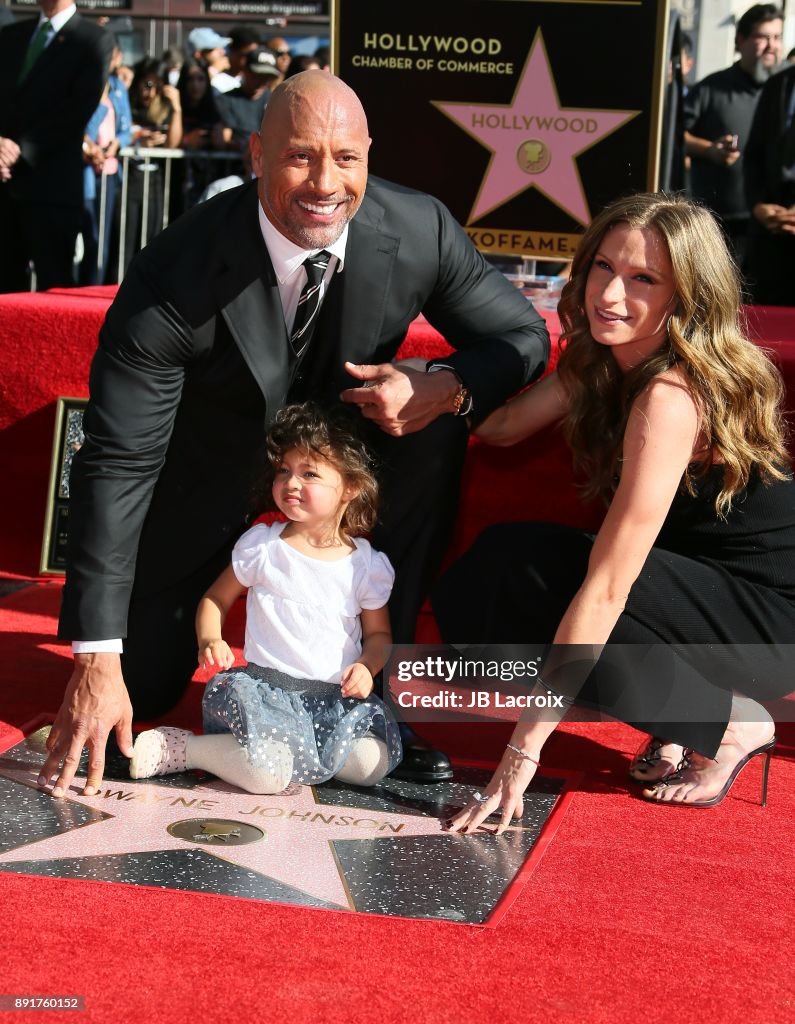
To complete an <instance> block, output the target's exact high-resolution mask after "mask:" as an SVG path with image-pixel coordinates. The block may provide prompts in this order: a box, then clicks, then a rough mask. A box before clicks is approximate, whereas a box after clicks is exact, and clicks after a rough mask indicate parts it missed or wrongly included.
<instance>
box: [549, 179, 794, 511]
mask: <svg viewBox="0 0 795 1024" xmlns="http://www.w3.org/2000/svg"><path fill="white" fill-rule="evenodd" d="M616 224H628V225H629V226H630V227H633V228H652V229H653V230H655V231H656V232H658V234H659V235H660V236H661V238H662V239H663V241H664V242H665V243H666V245H667V247H668V252H669V254H670V257H671V264H672V266H673V277H674V284H675V289H676V291H675V306H674V312H673V313H672V315H671V317H670V320H669V323H668V343H667V344H663V346H662V347H661V348H660V349H659V350H658V351H657V352H656V353H654V355H652V356H651V357H650V358H649V359H647V360H646V361H645V362H644V363H641V364H640V365H639V366H637V367H635V368H633V369H632V370H631V371H629V372H628V373H626V374H623V373H622V372H621V371H620V369H619V367H618V364H617V363H616V361H615V359H614V358H613V355H612V353H611V350H610V349H609V348H608V347H606V346H604V345H599V344H597V343H596V342H594V340H593V337H592V336H591V331H590V327H589V324H588V317H587V315H586V311H585V283H586V280H587V277H588V274H589V272H590V269H591V265H592V263H593V261H594V257H595V255H596V253H597V251H598V249H599V245H600V243H601V241H602V238H603V237H604V235H605V233H606V232H607V231H609V230H610V229H611V228H612V227H613V226H614V225H616ZM740 301H741V299H740V283H739V277H738V273H737V269H736V267H735V265H734V263H733V261H732V258H731V256H730V255H729V252H728V250H727V248H726V243H725V241H724V239H723V235H722V233H721V230H720V228H719V227H718V225H717V223H716V221H715V219H714V217H713V216H712V214H711V213H710V212H709V211H708V210H706V209H704V208H703V207H701V206H698V205H696V204H695V203H692V202H690V201H689V200H687V199H684V198H682V197H679V196H669V195H665V194H663V193H645V194H639V195H634V196H629V197H627V198H625V199H619V200H617V201H616V202H615V203H612V204H611V205H610V206H609V207H608V208H607V209H606V210H604V211H603V212H602V213H600V214H599V215H598V216H597V217H596V218H594V220H593V222H592V223H591V225H590V226H589V227H588V229H587V230H586V232H585V234H584V235H583V238H582V241H581V242H580V245H579V247H578V249H577V253H576V255H575V257H574V260H573V263H572V268H571V277H570V279H569V281H568V283H567V284H566V286H565V287H564V289H563V294H562V296H561V300H560V306H559V313H560V321H561V340H562V341H564V344H565V347H564V349H563V353H562V355H561V358H560V362H559V364H558V373H559V376H560V380H561V383H562V384H563V386H564V387H565V389H566V392H567V394H568V396H569V399H570V402H569V411H568V414H567V415H566V418H565V420H564V430H565V433H566V437H567V439H568V442H569V444H570V446H571V449H572V452H573V453H574V463H575V467H576V469H577V471H578V472H579V473H581V474H582V475H583V476H584V477H585V479H586V480H587V483H586V484H585V485H584V486H583V492H584V494H585V495H586V496H587V497H595V496H597V495H601V496H603V497H604V498H605V499H609V497H610V496H611V494H612V492H613V491H614V489H615V483H616V479H617V477H618V475H619V472H620V463H621V453H622V444H623V437H624V431H625V428H626V424H627V417H628V415H629V411H630V408H631V406H632V403H633V401H634V400H635V398H637V396H638V395H639V394H640V392H641V391H643V389H644V388H645V387H646V385H647V384H648V383H649V381H650V380H651V379H652V378H653V377H655V376H656V375H657V374H660V373H662V372H664V371H665V370H667V369H669V368H670V367H672V366H677V367H678V368H679V369H680V370H681V371H682V372H683V373H684V375H685V378H686V381H687V385H688V388H689V390H690V393H691V395H692V396H693V399H694V401H695V402H696V405H697V407H698V410H699V414H700V419H701V431H702V437H703V438H704V445H705V451H706V452H707V453H713V454H707V455H706V456H705V458H704V459H703V460H702V461H700V462H694V463H693V464H692V465H691V466H689V467H688V469H687V472H686V473H685V478H684V486H685V487H686V489H687V490H688V491H689V492H690V493H693V492H694V480H695V479H696V478H698V477H700V476H703V475H704V474H705V473H706V472H707V471H708V470H709V468H710V466H711V465H712V464H713V460H714V461H722V462H723V463H724V464H725V468H724V477H723V488H722V490H721V491H720V493H719V494H718V496H717V499H716V502H715V504H716V511H717V513H718V514H719V515H720V516H725V515H726V513H727V512H728V510H729V509H730V507H731V503H732V499H733V497H734V496H735V495H736V494H738V493H739V492H740V491H741V490H742V489H743V488H744V487H745V486H746V484H747V483H748V479H749V476H750V474H751V469H752V467H754V466H755V467H756V468H757V470H758V472H759V473H760V475H761V476H762V477H763V478H766V479H768V480H769V479H783V478H784V477H786V476H788V475H789V474H788V471H787V468H786V467H788V465H789V456H788V454H787V451H786V447H785V435H784V423H783V418H782V413H781V403H782V399H783V396H784V385H783V382H782V379H781V375H780V374H779V372H778V370H777V369H776V368H775V367H774V366H773V365H772V363H771V362H770V361H769V359H768V358H767V356H766V355H765V354H764V353H763V352H762V350H761V349H759V348H758V347H757V346H756V345H755V344H754V343H753V342H751V341H750V340H749V339H748V338H747V337H746V335H745V331H744V325H742V324H741V321H740Z"/></svg>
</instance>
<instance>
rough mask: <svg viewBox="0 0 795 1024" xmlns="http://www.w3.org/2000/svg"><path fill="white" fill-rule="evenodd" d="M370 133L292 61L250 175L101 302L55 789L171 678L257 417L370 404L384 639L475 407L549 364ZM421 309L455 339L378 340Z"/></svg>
mask: <svg viewBox="0 0 795 1024" xmlns="http://www.w3.org/2000/svg"><path fill="white" fill-rule="evenodd" d="M369 145H370V139H369V137H368V130H367V122H366V118H365V115H364V111H363V109H362V107H361V104H360V102H359V100H358V98H357V97H356V96H355V94H354V93H353V92H352V91H351V90H350V89H349V88H348V87H347V86H346V85H344V84H343V83H342V82H341V81H340V80H339V79H336V78H333V77H332V76H330V75H328V74H326V73H325V72H321V71H308V72H305V73H303V74H301V75H297V76H295V77H294V78H292V79H290V80H289V81H288V82H287V83H285V84H284V85H282V86H280V87H279V88H278V89H277V90H276V91H275V92H274V95H273V99H272V100H271V102H270V104H269V106H268V108H267V111H266V114H265V117H264V119H263V124H262V132H261V135H256V134H255V135H253V136H252V138H251V153H252V162H253V166H254V169H255V171H256V173H257V175H258V181H257V182H251V183H249V184H247V185H243V186H241V187H240V188H238V189H233V190H231V191H229V192H225V193H222V194H221V195H220V196H217V197H216V198H215V199H213V200H211V201H210V202H209V203H206V204H205V205H203V206H199V207H196V208H195V209H193V210H192V211H190V212H189V213H187V214H186V215H184V216H183V217H182V218H180V219H179V220H178V221H177V222H175V223H174V224H173V225H172V226H171V227H170V228H169V229H168V230H167V231H165V232H164V233H163V234H161V235H159V236H158V237H157V238H156V239H155V240H154V241H153V242H152V243H151V244H150V245H149V246H148V247H147V248H146V249H145V250H144V251H143V252H142V253H141V254H140V255H139V256H138V257H137V258H136V260H135V261H134V262H133V264H132V265H131V267H130V269H129V271H128V273H127V276H126V278H125V280H124V283H123V284H122V287H121V289H120V291H119V294H118V297H117V298H116V301H115V302H114V303H113V306H112V307H111V309H110V310H109V312H108V316H107V320H106V322H105V324H104V326H103V328H102V331H101V334H100V345H99V350H98V352H97V354H96V357H95V359H94V363H93V366H92V370H91V403H90V405H89V407H88V410H87V412H86V415H85V420H84V426H85V434H86V440H85V443H84V445H83V447H82V449H81V451H80V453H79V455H78V457H77V459H76V460H75V465H74V467H73V470H72V477H71V486H70V490H71V498H70V519H71V527H70V538H69V545H70V550H69V568H68V572H67V581H66V587H65V590H64V600H63V608H62V613H61V626H60V635H61V636H62V637H64V638H67V639H71V640H72V641H73V642H74V641H77V644H76V645H75V648H74V649H75V670H74V672H73V675H72V678H71V679H70V682H69V685H68V687H67V693H66V697H65V699H64V703H63V706H62V708H61V710H60V712H59V714H58V717H57V719H56V722H55V725H54V727H53V730H52V733H51V735H50V740H49V749H50V757H49V758H48V760H47V762H46V764H45V766H44V769H43V772H42V785H48V784H49V783H50V781H51V779H52V776H53V774H54V773H55V774H57V773H58V772H59V771H60V769H59V765H61V763H62V762H63V770H62V771H60V774H59V776H58V779H57V781H56V785H55V790H54V792H55V794H56V795H60V794H62V793H64V792H65V790H66V787H68V785H69V783H70V782H71V779H72V777H73V775H74V770H75V765H76V764H77V760H78V759H79V754H80V751H81V749H82V748H83V746H87V747H88V748H89V750H90V759H89V772H88V790H89V792H91V791H93V790H95V789H96V787H97V786H98V785H99V781H100V780H101V778H102V772H103V769H104V749H105V741H106V739H107V736H108V734H109V733H110V731H111V730H112V729H113V728H114V726H115V728H116V737H117V740H118V742H119V746H120V748H121V750H122V752H123V753H125V754H127V756H129V754H130V750H131V736H130V725H131V719H132V713H133V708H134V710H135V715H136V717H143V718H149V717H153V716H156V715H160V714H161V713H162V712H163V711H165V710H167V709H168V708H170V707H173V705H174V704H175V703H176V701H177V700H178V699H179V697H180V695H181V694H182V693H183V691H184V689H185V687H186V685H187V683H188V681H189V679H190V677H191V675H192V673H193V670H194V668H195V665H196V644H195V638H194V633H193V620H194V613H195V608H196V605H197V602H198V600H199V598H200V596H201V595H202V593H203V592H204V591H205V589H206V588H207V587H208V586H209V584H210V583H211V582H212V581H213V580H214V579H215V577H216V576H217V575H218V573H219V572H220V571H221V570H222V569H223V568H225V567H226V565H227V564H228V561H229V555H230V550H231V547H232V545H233V543H234V541H235V539H236V538H237V537H238V536H239V534H240V533H241V532H242V530H243V529H244V527H245V525H246V523H247V516H248V509H247V499H248V495H249V492H250V480H251V477H252V474H253V473H254V472H256V470H257V469H258V467H259V466H261V465H262V460H263V456H262V450H263V433H264V427H265V424H266V421H267V419H268V418H269V417H270V416H272V415H273V413H274V412H275V411H276V410H277V409H279V408H280V407H281V406H282V405H283V404H284V403H285V402H287V401H293V400H298V399H303V398H306V397H309V396H312V397H315V398H320V399H328V398H334V399H336V398H337V397H338V396H339V395H340V392H342V398H343V399H344V400H346V401H348V402H351V403H355V404H357V405H359V406H360V408H361V411H362V415H363V417H364V419H365V420H366V421H370V422H369V424H366V425H367V426H368V427H369V429H370V440H371V442H372V443H373V444H374V446H375V447H376V449H377V451H378V453H379V455H380V461H381V464H382V467H383V476H384V503H383V514H382V521H381V524H380V526H379V529H378V531H377V534H376V536H375V537H374V543H375V545H376V547H379V548H381V549H382V550H384V551H385V552H386V554H387V555H388V556H389V557H390V559H391V560H392V562H393V564H394V566H395V569H396V572H397V581H396V587H395V590H394V592H393V600H392V602H391V604H390V613H391V616H392V619H393V629H394V634H395V638H396V640H398V641H401V642H411V640H412V639H413V630H414V621H415V618H416V614H417V611H418V609H419V604H420V602H421V600H422V597H423V593H424V589H425V588H426V586H427V585H428V583H429V577H430V575H431V574H432V573H433V572H434V571H435V567H436V566H437V565H438V561H439V559H440V558H441V556H442V554H443V551H444V549H445V547H446V545H447V543H448V541H449V536H450V532H451V529H452V522H453V517H454V515H455V510H456V505H457V499H458V483H459V476H460V471H461V467H462V464H463V459H464V453H465V448H466V439H467V429H466V418H465V417H466V414H470V415H471V416H473V417H475V418H476V419H480V418H482V417H484V416H486V415H487V414H488V413H489V412H490V411H491V410H492V409H494V408H495V407H496V406H498V405H499V404H501V403H502V402H503V401H504V400H505V399H506V398H507V397H508V396H509V395H510V394H512V393H513V392H515V391H517V390H518V389H519V388H521V387H522V386H523V385H524V384H525V383H527V382H528V381H530V380H532V379H534V378H535V377H537V376H538V375H539V374H540V373H541V372H542V369H543V367H544V364H545V362H546V359H547V357H548V351H549V341H548V336H547V332H546V328H545V326H544V322H543V320H542V319H541V317H540V316H539V315H538V314H537V313H536V312H535V311H534V310H533V308H532V306H531V305H530V304H529V303H528V302H527V301H526V300H525V299H524V298H523V297H522V295H521V293H520V292H518V291H517V290H516V289H514V288H513V287H511V286H510V285H509V284H508V283H507V282H506V281H505V279H504V278H503V277H502V275H501V274H499V273H498V272H497V271H495V270H494V269H493V268H491V267H490V266H489V265H488V264H487V263H486V261H485V260H484V259H483V257H482V256H481V255H480V254H479V253H478V252H477V250H476V249H475V248H474V246H473V245H472V244H471V243H470V242H469V240H468V239H467V237H466V235H465V234H464V232H463V231H462V230H461V229H460V227H459V226H458V225H457V224H456V223H455V221H454V220H453V218H452V217H451V215H450V213H449V212H448V211H447V210H446V209H445V208H444V207H443V206H442V204H441V203H439V202H438V201H437V200H435V199H432V198H431V197H430V196H426V195H422V194H421V193H418V192H413V191H411V190H409V189H404V188H401V187H400V186H397V185H394V184H391V183H389V182H385V181H380V180H376V179H370V180H369V182H368V179H367V153H368V149H369ZM319 250H320V251H321V252H323V253H324V254H325V256H324V264H325V270H324V271H321V274H322V280H321V287H320V294H321V295H322V305H321V306H320V312H319V313H318V314H317V316H316V318H315V320H314V321H313V324H312V327H313V333H312V334H311V340H310V341H309V342H308V344H305V339H306V338H307V337H308V336H309V335H308V334H304V335H302V338H301V339H299V341H298V343H297V341H296V338H297V334H298V333H299V331H298V329H297V328H296V323H297V321H298V320H299V319H300V314H299V315H297V314H296V308H297V304H298V298H299V291H302V289H304V288H305V287H306V285H305V282H306V281H307V277H308V271H307V267H308V266H309V264H308V262H307V263H306V264H305V263H304V261H305V260H307V261H308V260H309V259H311V258H312V257H313V254H317V253H318V251H319ZM423 311H424V312H425V314H426V316H427V317H428V319H429V320H430V321H431V322H432V323H434V324H435V325H436V326H437V327H438V328H439V329H440V330H441V331H442V332H443V333H444V334H445V336H446V337H447V338H448V339H449V340H450V342H451V343H452V344H453V345H454V346H455V348H456V349H457V350H458V351H456V352H455V354H454V355H452V356H451V357H450V358H449V360H443V361H440V362H441V364H442V365H439V363H437V364H435V366H434V367H429V370H430V372H428V371H425V372H423V371H422V370H416V369H413V368H406V367H401V365H400V364H392V363H391V362H390V360H392V359H393V358H394V356H395V353H396V352H397V349H398V348H399V346H400V343H401V342H402V340H403V338H404V337H405V334H406V331H407V330H408V327H409V324H410V323H411V321H412V320H413V319H414V318H415V317H416V316H417V314H418V313H420V312H423ZM288 325H289V328H288ZM435 371H438V372H435ZM352 384H360V385H361V386H356V387H352V386H351V385H352ZM476 599H477V598H476V595H474V594H473V600H476ZM120 637H126V639H125V640H124V645H123V646H124V651H123V654H122V656H121V659H120V656H119V653H117V652H118V651H119V650H120V647H121V643H120V641H119V638H120ZM122 673H123V674H122ZM125 682H126V686H125ZM128 690H129V694H128ZM130 697H132V704H133V708H131V705H130ZM420 753H422V752H421V751H420ZM425 754H426V756H425V757H424V758H423V757H421V756H420V754H419V753H417V752H416V751H415V749H414V747H413V746H411V747H410V748H409V753H408V756H407V758H406V765H405V766H404V770H406V769H408V770H409V771H410V772H411V771H414V773H415V777H418V778H419V777H422V778H425V779H426V780H428V779H433V778H447V777H449V776H450V769H449V764H448V763H447V761H446V759H444V758H443V755H437V754H435V753H433V752H427V751H426V752H425ZM439 757H441V760H440V759H439ZM429 758H430V764H429V763H428V760H429ZM434 758H436V759H435V760H434Z"/></svg>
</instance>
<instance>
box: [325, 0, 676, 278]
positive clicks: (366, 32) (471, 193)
mask: <svg viewBox="0 0 795 1024" xmlns="http://www.w3.org/2000/svg"><path fill="white" fill-rule="evenodd" d="M667 9H668V4H667V2H666V0H436V2H434V3H428V2H427V0H401V3H399V4H395V3H391V2H387V0H336V2H335V4H334V7H333V8H332V11H333V18H332V38H333V47H334V65H333V66H334V70H335V73H336V74H338V75H339V76H340V77H341V78H343V79H344V80H345V81H346V82H347V83H348V84H349V85H350V86H351V87H352V88H353V89H354V90H355V91H356V92H357V93H358V95H359V97H360V98H361V100H362V102H363V104H364V107H365V110H366V112H367V116H368V120H369V123H370V133H371V135H372V138H373V144H372V147H371V149H370V170H371V172H372V173H373V174H377V175H380V176H381V177H383V178H388V179H390V180H391V181H395V182H398V183H399V184H401V185H408V186H410V187H412V188H417V189H419V190H421V191H423V192H429V193H430V194H431V195H434V196H437V197H438V198H439V199H441V200H442V202H444V203H445V204H446V205H447V206H448V207H449V209H450V211H451V212H452V214H453V216H454V217H455V218H456V220H458V222H459V223H460V224H461V225H463V226H464V228H465V229H466V231H467V234H468V235H469V237H470V238H471V239H472V240H473V242H474V243H475V244H476V245H477V246H478V248H479V249H481V250H482V251H484V252H490V253H495V254H504V255H511V256H523V257H525V256H526V257H531V258H539V257H541V258H547V259H552V260H565V259H569V258H570V257H571V256H572V255H573V253H574V250H575V249H576V247H577V244H578V242H579V239H580V237H581V235H582V233H583V231H584V230H585V228H586V227H587V226H588V224H589V223H590V222H591V220H592V219H593V217H594V216H595V215H596V214H597V213H598V212H599V211H600V210H601V209H603V208H604V207H605V206H606V205H607V204H608V203H610V202H612V201H613V200H614V199H616V198H618V197H619V196H622V195H627V194H629V193H633V192H643V191H647V190H649V191H654V190H655V189H656V188H657V181H658V165H659V154H660V137H661V122H662V101H663V91H664V85H665V81H666V73H667V63H668V62H667V59H666V56H665V54H666V47H665V45H664V44H665V35H666V31H667V25H668V13H667Z"/></svg>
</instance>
